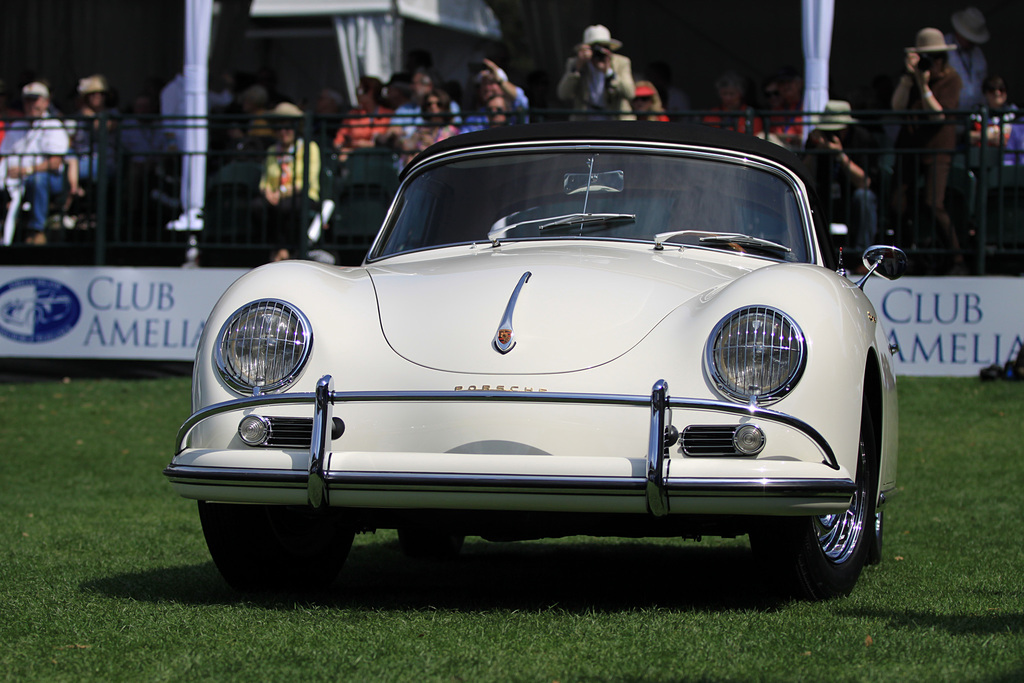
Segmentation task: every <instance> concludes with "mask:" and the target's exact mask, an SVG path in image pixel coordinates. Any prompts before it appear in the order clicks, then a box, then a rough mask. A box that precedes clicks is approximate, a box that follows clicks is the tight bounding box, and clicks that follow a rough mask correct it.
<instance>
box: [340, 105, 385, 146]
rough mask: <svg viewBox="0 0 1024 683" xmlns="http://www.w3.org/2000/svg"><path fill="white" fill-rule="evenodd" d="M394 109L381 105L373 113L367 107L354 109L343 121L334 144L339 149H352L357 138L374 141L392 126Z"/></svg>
mask: <svg viewBox="0 0 1024 683" xmlns="http://www.w3.org/2000/svg"><path fill="white" fill-rule="evenodd" d="M394 113H395V112H394V110H393V109H388V108H387V107H380V108H378V109H377V111H376V112H375V113H373V114H370V112H368V111H366V110H365V109H352V110H351V111H349V116H350V117H351V118H349V117H346V118H345V120H344V121H342V122H341V128H339V129H338V134H337V135H335V136H334V146H335V147H337V148H338V149H351V148H352V147H353V142H354V141H356V140H369V141H371V142H372V141H373V140H374V139H375V138H376V137H377V136H378V135H382V134H384V133H386V132H387V131H388V128H389V127H390V126H391V115H392V114H394Z"/></svg>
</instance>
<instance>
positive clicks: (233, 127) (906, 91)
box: [0, 7, 1024, 267]
mask: <svg viewBox="0 0 1024 683" xmlns="http://www.w3.org/2000/svg"><path fill="white" fill-rule="evenodd" d="M989 38H990V35H989V31H988V28H987V27H986V23H985V18H984V16H983V15H982V13H981V12H980V11H979V10H977V9H976V8H973V7H967V8H965V9H963V10H960V11H958V12H955V13H954V14H953V15H952V16H951V17H950V30H949V31H948V32H943V31H941V30H939V29H938V28H924V29H921V30H920V31H918V33H917V35H916V40H915V43H914V45H912V46H908V47H907V48H906V49H905V52H904V54H905V58H904V60H903V63H902V64H894V71H895V70H896V69H897V68H899V70H900V76H899V78H898V79H896V80H895V81H893V80H891V79H887V78H885V77H879V78H877V79H876V80H875V82H874V83H873V84H872V86H871V87H870V88H866V89H864V92H858V93H856V94H854V95H853V96H850V97H849V98H848V99H846V100H839V99H836V100H832V101H830V102H829V103H828V104H827V105H826V107H825V110H824V111H823V112H821V113H818V114H815V115H814V116H810V117H807V116H804V112H803V111H802V109H803V79H802V77H801V75H800V72H799V71H798V70H797V69H795V68H793V67H791V66H785V65H783V66H780V67H779V68H778V69H776V70H775V71H774V72H773V73H772V75H771V76H770V77H769V78H767V79H766V80H765V81H764V82H762V83H760V84H757V83H755V82H754V81H753V80H752V79H751V78H749V77H747V76H745V75H744V74H741V73H739V72H736V71H728V72H726V73H723V74H721V75H720V76H719V77H718V78H717V80H716V81H715V96H716V103H715V105H714V106H713V107H711V109H710V110H707V111H694V110H693V109H692V108H691V104H690V98H689V97H688V95H687V94H686V93H684V92H683V91H682V90H680V88H678V87H677V86H675V85H673V83H672V73H671V70H670V68H669V67H668V65H667V63H665V62H653V63H650V64H647V65H646V66H645V67H644V68H641V69H638V68H636V66H635V65H634V64H633V63H632V62H631V60H630V59H629V57H628V56H626V54H625V53H624V45H623V44H622V42H621V41H620V40H618V39H616V38H615V37H613V35H612V33H611V31H610V30H609V29H608V28H606V27H605V26H602V25H593V26H588V27H586V28H585V29H584V30H583V33H582V39H581V40H580V42H579V43H578V44H576V45H575V46H573V47H572V48H571V50H570V51H569V56H568V57H567V59H566V61H565V67H564V71H563V73H562V74H560V75H559V76H558V78H557V80H556V79H553V78H551V77H549V75H548V74H546V73H544V72H533V73H531V74H529V75H528V76H527V77H526V78H525V82H524V83H523V84H522V85H519V84H516V83H514V82H513V81H512V79H511V78H510V76H509V73H508V72H507V71H506V69H507V68H508V57H507V54H504V53H502V52H501V51H498V52H496V53H495V54H491V55H489V57H488V58H485V59H483V60H481V61H480V62H479V63H472V64H469V65H468V67H469V76H468V78H467V79H466V81H465V82H464V83H460V82H457V81H442V79H441V78H440V76H439V75H438V74H437V72H436V71H435V70H434V68H433V60H432V59H431V54H430V53H429V52H428V51H424V50H414V51H412V52H410V54H409V55H408V59H407V62H406V64H405V65H404V66H403V69H402V70H401V71H400V72H398V73H394V74H391V75H389V76H388V78H387V80H386V81H385V80H382V79H381V78H380V77H378V75H372V74H366V75H363V76H361V77H360V78H359V82H358V87H357V89H356V101H355V102H353V103H347V102H346V97H344V96H343V95H342V94H341V93H340V92H339V91H338V90H335V89H333V88H331V87H324V88H323V89H322V90H321V91H320V92H319V93H318V94H317V96H316V98H315V99H314V100H312V101H304V100H297V99H295V98H292V97H290V96H289V95H288V94H286V93H283V92H281V91H280V90H279V89H278V84H277V80H276V77H275V74H274V72H273V71H272V70H271V69H268V68H264V69H261V70H260V71H259V72H257V73H256V74H234V75H232V76H230V77H227V78H226V84H225V87H224V88H223V89H222V90H219V91H215V92H211V93H210V94H209V103H210V107H211V114H215V115H217V116H218V117H221V118H220V119H218V120H223V121H224V122H225V123H224V124H223V125H218V126H216V127H215V126H214V125H213V124H212V123H211V128H210V148H211V150H227V151H230V152H233V153H249V154H252V155H254V156H258V157H259V158H262V159H263V163H262V169H263V170H262V177H261V179H260V182H259V191H260V196H259V198H258V201H259V202H260V205H261V207H262V208H263V210H264V211H266V212H267V215H269V216H270V218H271V219H270V223H271V224H272V225H274V226H278V227H275V228H273V230H274V233H275V239H276V240H278V241H280V242H282V243H290V244H294V243H295V241H296V240H297V239H298V238H297V235H296V234H295V233H294V231H291V232H289V231H288V229H287V228H285V227H283V226H285V225H288V224H290V223H292V222H294V221H293V220H292V216H293V215H294V214H295V212H297V211H298V210H299V207H300V206H304V205H305V204H306V203H312V204H313V205H314V206H319V204H320V202H321V196H320V191H321V188H320V186H319V180H318V179H319V177H320V170H321V165H322V164H323V163H325V160H326V159H327V158H328V157H331V158H333V159H336V160H337V161H338V162H339V163H344V162H345V161H346V160H347V159H348V158H349V156H350V155H352V154H355V153H357V152H358V151H360V150H364V149H368V148H375V149H386V150H390V151H392V152H393V154H394V155H395V159H396V166H397V168H398V169H400V168H401V167H402V166H404V165H405V164H407V163H408V162H409V161H410V160H411V159H412V158H414V157H415V156H416V155H417V154H418V153H419V152H421V151H422V150H423V149H425V148H426V147H428V146H429V145H431V144H433V143H435V142H437V141H439V140H443V139H445V138H448V137H451V136H454V135H460V134H463V133H466V132H471V131H478V130H482V129H485V128H490V127H498V126H508V125H525V124H528V123H530V122H531V121H544V120H556V119H565V118H568V119H572V120H587V119H620V120H645V121H660V122H666V123H669V122H688V123H701V124H704V125H708V126H714V127H719V128H726V129H730V130H734V131H738V132H741V133H748V134H752V135H757V136H760V137H763V138H766V139H768V140H771V141H773V142H775V143H777V144H780V145H782V146H785V147H787V148H789V149H791V150H793V151H795V152H797V153H798V154H801V155H802V156H803V158H804V160H805V161H806V163H807V165H808V167H809V168H810V170H811V172H812V173H813V174H815V175H816V177H817V178H818V182H819V188H820V191H821V192H822V194H828V195H829V196H830V197H831V199H832V200H833V201H832V203H831V206H832V211H833V212H835V213H837V214H839V213H841V214H842V216H843V222H844V223H845V224H846V225H848V227H849V230H850V233H849V244H850V245H851V246H852V247H853V248H855V249H863V248H864V247H865V246H867V244H868V243H869V242H870V241H871V240H873V239H874V238H875V237H876V235H877V231H878V221H877V216H878V196H877V193H876V191H875V187H874V186H875V185H876V184H877V182H878V180H877V178H878V168H877V156H872V155H868V154H866V153H865V151H866V150H875V149H879V148H884V147H892V148H895V149H900V148H903V149H925V150H934V152H935V153H934V154H931V155H925V156H922V157H921V160H920V162H919V168H916V169H914V170H915V172H916V173H918V174H920V175H923V176H924V178H925V181H924V184H925V187H926V191H925V193H924V197H925V200H924V201H925V205H926V207H927V209H928V210H929V211H930V212H931V214H932V216H933V217H934V219H935V221H936V224H937V225H938V231H937V234H938V235H939V237H940V239H942V240H943V241H944V242H945V246H947V247H948V248H950V249H951V250H954V251H957V250H959V249H960V245H959V242H958V237H957V236H958V230H957V228H956V226H954V225H953V224H952V222H951V220H950V217H949V214H948V212H947V211H946V209H945V207H944V205H943V197H944V194H945V187H946V183H947V182H948V177H949V169H950V163H951V161H950V153H949V152H950V150H953V149H956V148H957V147H958V146H976V147H998V148H999V149H1000V150H1001V151H1002V152H1003V153H1005V161H1006V163H1007V164H1016V163H1018V162H1019V159H1020V156H1021V154H1020V152H1021V151H1022V150H1024V125H1019V124H1021V123H1022V122H1021V121H1018V120H1017V119H1015V118H1014V112H1015V110H1016V106H1015V105H1013V104H1012V101H1011V99H1010V98H1009V94H1008V91H1007V83H1006V81H1005V79H1004V78H1002V77H1001V76H999V75H998V69H995V70H993V69H990V68H989V65H988V64H987V62H986V60H985V56H984V53H983V50H982V46H983V45H984V44H985V43H986V42H987V41H988V40H989ZM627 51H628V50H627ZM21 81H22V82H20V83H19V85H18V87H17V88H16V89H13V90H8V89H7V88H6V87H5V84H4V83H2V82H0V177H2V178H3V179H4V185H5V191H6V200H5V202H3V204H0V206H4V205H6V208H7V211H6V212H5V216H6V220H5V228H4V235H3V237H4V244H10V243H11V242H12V239H13V236H14V234H15V230H16V225H15V221H16V219H17V218H18V217H19V216H18V214H19V212H20V211H22V210H23V209H24V208H25V207H27V213H26V215H25V216H24V217H23V223H24V227H23V229H22V231H21V232H20V233H19V234H20V235H21V239H22V241H24V242H26V243H29V244H43V243H45V242H46V227H47V219H48V215H49V214H50V212H51V208H52V207H51V203H52V202H53V201H54V200H55V199H57V200H59V202H60V203H61V207H60V208H61V209H62V210H63V212H64V213H65V214H67V213H69V212H70V213H71V214H74V211H73V210H71V207H73V206H74V205H75V203H76V202H80V201H83V198H85V197H86V196H87V194H88V192H89V191H90V189H89V188H91V187H95V186H96V185H97V184H98V183H100V182H101V181H104V180H105V181H107V182H110V181H112V176H111V177H108V178H105V179H104V178H101V177H100V174H103V173H112V172H113V169H114V165H113V164H111V163H109V162H110V160H112V159H114V158H115V157H117V158H119V159H122V164H123V165H126V166H127V172H126V176H125V177H126V179H127V183H128V185H129V188H132V187H145V188H146V192H147V194H151V195H152V196H153V197H154V198H155V199H157V200H159V201H163V202H166V203H168V204H171V205H173V204H174V203H176V202H178V199H177V198H176V197H175V196H174V193H173V191H169V192H163V191H162V190H161V189H160V186H159V183H158V182H157V183H154V182H153V179H154V178H157V179H159V178H161V177H164V176H165V175H166V174H167V167H166V164H165V161H166V159H167V158H168V157H169V156H172V155H173V154H174V153H175V152H176V151H178V150H180V149H182V147H183V140H182V139H181V136H182V130H183V129H182V126H181V125H180V123H179V125H177V126H175V125H174V121H173V120H171V121H170V122H169V120H168V116H171V115H173V114H179V115H180V113H181V111H182V106H181V103H182V102H183V100H184V88H183V79H182V77H181V76H178V77H177V78H176V79H174V80H172V81H170V82H169V83H159V82H156V81H154V82H151V83H148V84H147V86H146V87H145V88H144V89H143V91H142V92H140V93H138V94H137V95H135V97H134V98H133V99H132V100H130V102H128V103H127V106H126V107H125V109H124V112H123V113H122V111H121V109H120V107H121V102H120V101H119V94H118V92H117V90H116V88H114V87H112V85H111V84H110V83H108V82H107V79H106V78H105V77H104V76H103V75H101V74H94V75H90V76H87V77H85V78H82V79H81V80H80V81H79V83H78V85H77V88H76V90H75V92H74V94H73V99H74V104H73V105H72V106H71V107H68V108H67V109H66V110H65V109H64V108H62V107H58V106H56V104H55V101H54V98H53V96H52V95H53V93H51V91H50V85H49V83H48V82H47V81H46V79H45V78H41V77H37V76H36V75H35V74H31V73H28V74H25V75H24V76H23V77H22V79H21ZM552 84H553V85H554V88H553V92H554V95H555V97H554V98H552V97H551V96H550V94H549V89H550V87H551V85H552ZM559 107H562V109H559ZM882 109H892V110H894V111H900V112H909V113H910V114H911V115H909V116H906V117H905V121H904V122H903V123H901V125H899V126H885V125H882V124H879V123H877V122H874V121H869V120H857V119H856V118H854V116H853V112H855V111H857V110H865V111H867V110H876V111H877V110H882ZM307 110H308V111H311V112H312V114H313V118H312V120H313V126H314V128H313V130H312V131H307V132H309V133H310V134H311V135H312V137H313V140H316V141H319V142H314V141H313V140H309V141H305V140H303V139H302V132H303V128H302V125H301V123H302V120H303V117H304V114H305V112H306V111H307ZM952 110H961V111H963V110H971V111H977V112H979V113H977V114H975V115H974V116H973V117H972V118H971V119H970V122H969V124H968V125H966V126H965V125H962V124H959V123H957V121H960V119H957V120H956V121H954V120H953V119H952V118H946V117H945V115H944V112H946V111H952ZM982 112H984V113H982ZM211 121H212V119H211ZM321 146H329V147H330V149H321ZM105 162H106V163H105ZM904 170H905V171H906V172H907V173H908V174H909V172H910V170H909V168H908V167H905V169H904ZM899 183H900V185H899V187H901V191H900V192H898V193H896V198H895V210H896V211H897V212H899V211H903V210H905V205H906V204H907V202H908V201H909V200H908V197H907V190H908V188H909V187H910V186H911V183H912V179H911V178H910V177H909V175H907V176H905V177H901V178H899ZM300 200H301V201H300ZM78 227H83V226H82V225H80V224H79V225H78ZM961 265H962V264H960V262H959V261H958V262H957V264H955V267H959V266H961Z"/></svg>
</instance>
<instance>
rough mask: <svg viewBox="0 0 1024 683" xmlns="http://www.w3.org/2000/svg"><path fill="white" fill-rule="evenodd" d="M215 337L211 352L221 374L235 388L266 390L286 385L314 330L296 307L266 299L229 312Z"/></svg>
mask: <svg viewBox="0 0 1024 683" xmlns="http://www.w3.org/2000/svg"><path fill="white" fill-rule="evenodd" d="M218 340H219V341H218V342H217V348H216V352H215V354H216V360H217V367H218V369H219V370H220V374H221V376H222V377H223V378H224V380H225V381H226V382H227V383H228V384H230V385H231V387H232V388H234V389H235V390H237V391H241V392H245V393H250V392H252V391H253V390H255V389H259V391H260V392H261V393H265V392H268V391H275V390H277V389H280V388H282V387H284V386H286V385H287V384H289V383H290V382H292V380H294V379H295V377H296V376H297V375H298V374H299V371H300V370H301V369H302V366H303V365H304V364H305V362H306V359H307V358H309V352H310V349H311V348H312V345H313V332H312V329H311V328H310V325H309V320H308V319H307V318H306V316H304V315H302V313H300V312H299V311H298V310H297V309H295V308H293V307H292V306H291V305H289V304H287V303H285V302H283V301H277V300H274V299H264V300H262V301H254V302H252V303H249V304H246V305H245V306H242V307H241V308H239V309H238V310H237V311H235V312H234V313H232V314H231V317H230V318H228V320H227V322H225V323H224V326H223V327H221V328H220V335H219V336H218Z"/></svg>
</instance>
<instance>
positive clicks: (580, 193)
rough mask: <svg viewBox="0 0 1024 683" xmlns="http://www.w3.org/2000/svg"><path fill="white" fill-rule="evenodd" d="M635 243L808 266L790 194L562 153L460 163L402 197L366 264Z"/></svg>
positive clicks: (770, 183) (662, 159)
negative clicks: (465, 247) (490, 247)
mask: <svg viewBox="0 0 1024 683" xmlns="http://www.w3.org/2000/svg"><path fill="white" fill-rule="evenodd" d="M566 238H586V239H612V240H641V241H651V242H654V243H655V244H656V245H658V246H661V245H673V244H675V245H690V246H699V247H703V248H709V249H727V250H735V251H743V252H748V253H752V254H756V255H759V256H766V257H769V258H776V259H779V260H786V261H798V262H799V261H808V260H809V259H810V249H809V247H808V245H807V234H806V232H805V229H804V222H803V213H802V212H801V210H800V204H799V201H798V199H797V196H796V193H795V191H794V188H793V186H792V185H791V184H790V183H789V182H787V181H786V180H785V179H784V178H783V177H782V176H781V175H779V174H776V173H774V172H772V171H770V170H768V169H767V168H766V167H761V166H759V165H755V164H749V163H739V162H736V161H731V160H727V159H722V158H708V157H706V156H694V155H685V154H670V153H653V152H652V153H641V152H638V151H634V150H630V151H608V152H600V151H595V150H577V149H573V150H567V151H559V152H551V151H545V152H533V153H492V154H488V155H486V156H485V155H478V156H472V157H463V158H461V159H458V160H453V161H450V162H448V163H443V164H439V165H436V166H433V167H430V168H428V169H427V170H425V171H423V172H421V173H419V174H418V175H416V176H415V177H414V178H412V179H411V180H410V182H409V183H408V184H407V185H406V187H405V188H404V190H403V191H402V192H401V193H400V195H399V196H398V198H397V200H396V203H395V207H394V210H393V211H392V213H391V216H390V219H389V221H388V224H387V225H386V226H385V230H384V234H383V237H382V239H381V240H380V241H379V243H378V245H377V247H376V249H375V251H374V253H373V255H372V258H383V257H385V256H391V255H394V254H400V253H403V252H407V251H415V250H420V249H429V248H435V247H440V246H446V245H454V244H466V243H474V242H489V243H491V244H494V245H499V244H504V243H507V242H513V241H520V240H547V239H566Z"/></svg>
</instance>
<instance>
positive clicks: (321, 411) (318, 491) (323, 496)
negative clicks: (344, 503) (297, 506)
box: [306, 375, 334, 509]
mask: <svg viewBox="0 0 1024 683" xmlns="http://www.w3.org/2000/svg"><path fill="white" fill-rule="evenodd" d="M333 391H334V379H333V378H332V377H331V376H330V375H324V376H323V377H321V378H320V381H318V382H317V383H316V393H315V394H314V397H315V398H314V401H313V406H314V407H313V438H312V439H311V440H310V444H309V483H308V484H307V486H306V497H307V499H308V500H309V505H310V506H311V507H312V508H313V509H319V508H322V507H326V506H328V505H330V502H329V500H328V493H327V483H326V481H325V480H324V469H325V465H326V460H327V450H328V448H329V447H330V445H331V400H330V397H331V393H332V392H333Z"/></svg>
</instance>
